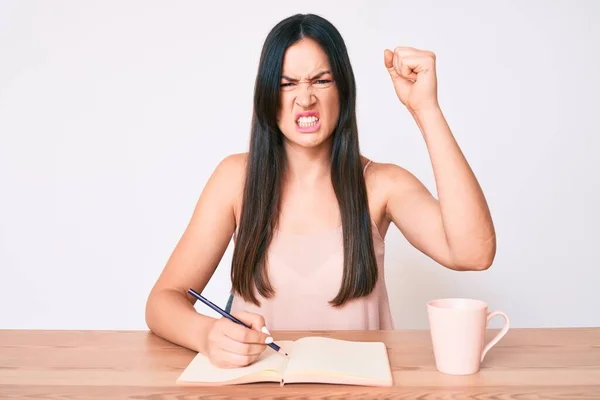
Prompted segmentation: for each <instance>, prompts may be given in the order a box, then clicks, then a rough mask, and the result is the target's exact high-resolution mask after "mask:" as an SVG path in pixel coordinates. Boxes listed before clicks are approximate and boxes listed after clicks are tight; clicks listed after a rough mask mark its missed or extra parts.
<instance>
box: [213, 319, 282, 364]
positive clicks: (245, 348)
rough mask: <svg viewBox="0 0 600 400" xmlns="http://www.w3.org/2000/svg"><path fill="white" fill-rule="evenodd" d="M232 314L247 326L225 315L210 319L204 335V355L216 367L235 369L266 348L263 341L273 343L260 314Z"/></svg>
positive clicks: (254, 359) (252, 359)
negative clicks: (209, 325)
mask: <svg viewBox="0 0 600 400" xmlns="http://www.w3.org/2000/svg"><path fill="white" fill-rule="evenodd" d="M232 315H233V316H234V317H236V318H237V319H239V320H240V321H242V322H244V323H245V324H246V325H249V326H250V327H251V329H248V328H246V327H245V326H242V325H240V324H236V323H235V322H233V321H231V320H229V319H228V318H218V319H215V320H214V321H213V323H212V324H211V327H210V329H209V330H208V333H207V336H206V342H205V355H206V356H207V357H208V359H209V360H210V362H211V363H212V364H213V365H215V366H217V367H220V368H238V367H244V366H246V365H249V364H252V363H253V362H254V361H256V359H258V357H259V356H260V354H261V353H262V352H263V351H264V350H265V349H266V348H267V344H268V343H271V342H273V338H272V337H271V336H270V335H269V331H268V330H267V328H266V326H265V319H264V318H263V317H262V316H261V315H259V314H254V313H249V312H238V313H232Z"/></svg>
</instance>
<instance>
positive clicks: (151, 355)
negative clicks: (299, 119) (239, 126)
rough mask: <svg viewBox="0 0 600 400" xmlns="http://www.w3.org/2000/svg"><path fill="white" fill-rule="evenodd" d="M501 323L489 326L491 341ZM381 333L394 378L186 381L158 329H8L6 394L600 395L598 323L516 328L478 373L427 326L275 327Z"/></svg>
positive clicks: (176, 352) (0, 381)
mask: <svg viewBox="0 0 600 400" xmlns="http://www.w3.org/2000/svg"><path fill="white" fill-rule="evenodd" d="M496 332H497V331H496V330H489V331H488V332H487V335H488V340H489V338H491V337H492V335H494V334H495V333H496ZM273 334H274V337H275V338H276V340H289V339H297V338H299V337H301V336H306V335H322V336H330V337H336V338H339V339H349V340H381V341H383V342H385V343H386V344H387V346H388V352H389V356H390V362H391V364H392V369H393V375H394V381H395V386H394V387H392V388H371V387H358V386H337V385H316V384H293V385H287V386H283V387H280V386H279V384H276V383H269V384H249V385H242V386H230V387H212V388H198V387H196V388H187V387H181V386H177V385H176V384H175V379H176V378H177V377H178V376H179V374H180V373H181V372H182V371H183V369H184V368H185V367H186V366H187V364H188V363H189V362H190V360H191V359H192V358H193V357H194V355H195V353H193V352H192V351H189V350H186V349H184V348H181V347H178V346H175V345H173V344H171V343H168V342H166V341H164V340H162V339H160V338H158V337H156V336H155V335H153V334H151V333H149V332H145V331H140V332H129V331H124V332H121V331H119V332H114V331H11V330H5V331H0V397H1V398H18V399H24V398H31V399H33V398H35V399H40V398H51V399H71V400H72V399H100V398H106V399H119V398H135V399H150V398H151V399H193V398H214V399H223V398H231V397H240V398H253V399H268V398H300V397H301V398H307V397H314V398H323V397H327V398H328V399H338V398H339V399H345V398H349V397H357V398H395V399H396V398H400V399H415V398H419V399H461V398H475V399H503V400H505V399H538V398H549V397H550V398H560V399H577V400H582V399H600V328H563V329H515V328H513V329H511V330H510V331H509V332H508V334H507V335H506V336H505V337H504V339H503V340H501V341H500V343H499V344H497V345H496V346H495V347H494V348H493V349H492V350H490V352H489V353H488V355H487V356H486V359H485V360H484V363H483V365H482V369H481V371H480V372H478V373H477V374H474V375H469V376H450V375H444V374H442V373H440V372H438V371H437V370H436V369H435V364H434V359H433V353H432V349H431V341H430V338H429V332H428V331H392V332H390V331H387V332H342V331H339V332H314V331H313V332H279V333H277V332H273Z"/></svg>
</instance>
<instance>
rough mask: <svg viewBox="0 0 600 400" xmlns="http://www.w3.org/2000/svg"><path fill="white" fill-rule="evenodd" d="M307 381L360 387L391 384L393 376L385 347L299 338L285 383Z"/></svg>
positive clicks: (381, 344) (377, 343)
mask: <svg viewBox="0 0 600 400" xmlns="http://www.w3.org/2000/svg"><path fill="white" fill-rule="evenodd" d="M307 379H311V381H313V382H314V381H315V379H318V381H320V382H328V381H329V382H338V383H339V382H345V383H352V381H354V382H357V383H358V382H360V383H361V384H362V383H367V382H369V381H372V382H377V383H378V384H384V385H390V384H391V381H392V376H391V368H390V363H389V359H388V355H387V349H386V347H385V344H383V343H380V342H355V341H346V340H339V339H331V338H324V337H305V338H302V339H299V340H297V341H296V343H295V345H294V354H293V357H291V358H290V360H289V362H288V365H287V368H286V370H285V373H284V380H285V382H286V383H288V382H289V383H292V382H303V381H306V380H307Z"/></svg>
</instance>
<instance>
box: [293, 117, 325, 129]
mask: <svg viewBox="0 0 600 400" xmlns="http://www.w3.org/2000/svg"><path fill="white" fill-rule="evenodd" d="M317 122H319V118H317V117H314V116H311V117H300V118H298V120H297V121H296V123H297V124H298V125H299V126H301V127H309V126H313V125H316V123H317Z"/></svg>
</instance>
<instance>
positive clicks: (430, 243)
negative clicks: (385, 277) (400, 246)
mask: <svg viewBox="0 0 600 400" xmlns="http://www.w3.org/2000/svg"><path fill="white" fill-rule="evenodd" d="M413 115H414V117H415V120H416V122H417V125H418V126H419V128H420V130H421V132H422V133H423V137H424V138H425V142H426V144H427V149H428V151H429V155H430V158H431V163H432V166H433V172H434V176H435V181H436V186H437V192H438V197H439V200H438V199H435V198H434V197H433V196H432V195H431V193H430V192H429V191H428V190H427V189H426V188H425V187H424V185H423V184H422V183H421V182H420V181H418V180H417V179H416V178H415V177H414V176H413V175H412V174H410V173H409V172H407V171H406V170H404V169H402V168H400V167H396V166H386V170H387V171H386V176H387V179H388V187H389V188H390V189H389V194H388V201H387V206H386V213H387V216H388V218H389V219H390V220H391V221H393V222H394V224H395V225H396V226H398V228H399V229H400V230H401V231H402V232H403V234H404V235H405V236H406V238H407V240H408V241H409V242H410V243H411V244H413V245H414V246H415V247H416V248H417V249H419V250H421V251H422V252H423V253H425V254H427V255H428V256H430V257H431V258H433V259H434V260H436V261H437V262H439V263H440V264H442V265H444V266H446V267H448V268H450V269H455V270H483V269H487V268H488V267H489V266H490V265H491V263H492V261H493V259H494V256H495V252H496V236H495V231H494V225H493V223H492V218H491V216H490V211H489V208H488V206H487V203H486V200H485V197H484V195H483V192H482V190H481V187H480V186H479V183H478V182H477V179H476V178H475V175H474V174H473V172H472V170H471V168H470V166H469V164H468V163H467V160H466V159H465V157H464V156H463V154H462V152H461V150H460V148H459V146H458V145H457V143H456V141H455V139H454V137H453V135H452V133H451V131H450V128H449V127H448V124H447V123H446V120H445V118H444V117H443V115H442V112H441V110H440V109H430V110H427V111H423V112H422V113H419V114H413Z"/></svg>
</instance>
